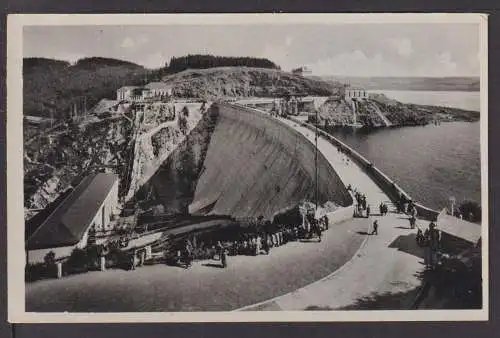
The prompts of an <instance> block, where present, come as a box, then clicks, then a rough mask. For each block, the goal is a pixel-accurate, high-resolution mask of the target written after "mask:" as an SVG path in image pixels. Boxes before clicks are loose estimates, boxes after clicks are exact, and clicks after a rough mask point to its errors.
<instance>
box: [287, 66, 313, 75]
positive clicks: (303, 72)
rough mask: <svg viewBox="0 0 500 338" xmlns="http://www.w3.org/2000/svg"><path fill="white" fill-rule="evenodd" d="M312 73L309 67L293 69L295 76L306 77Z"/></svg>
mask: <svg viewBox="0 0 500 338" xmlns="http://www.w3.org/2000/svg"><path fill="white" fill-rule="evenodd" d="M311 73H312V72H311V70H310V69H309V68H308V67H299V68H295V69H292V74H294V75H300V76H304V75H310V74H311Z"/></svg>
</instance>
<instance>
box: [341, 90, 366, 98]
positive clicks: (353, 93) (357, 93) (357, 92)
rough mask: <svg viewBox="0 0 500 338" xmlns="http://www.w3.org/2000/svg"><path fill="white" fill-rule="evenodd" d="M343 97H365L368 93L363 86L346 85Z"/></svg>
mask: <svg viewBox="0 0 500 338" xmlns="http://www.w3.org/2000/svg"><path fill="white" fill-rule="evenodd" d="M344 97H345V98H346V99H351V100H352V99H367V98H368V93H367V92H366V90H364V89H363V88H354V87H347V88H346V89H345V93H344Z"/></svg>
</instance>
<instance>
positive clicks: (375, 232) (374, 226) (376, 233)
mask: <svg viewBox="0 0 500 338" xmlns="http://www.w3.org/2000/svg"><path fill="white" fill-rule="evenodd" d="M371 235H378V222H377V220H374V221H373V230H372V233H371Z"/></svg>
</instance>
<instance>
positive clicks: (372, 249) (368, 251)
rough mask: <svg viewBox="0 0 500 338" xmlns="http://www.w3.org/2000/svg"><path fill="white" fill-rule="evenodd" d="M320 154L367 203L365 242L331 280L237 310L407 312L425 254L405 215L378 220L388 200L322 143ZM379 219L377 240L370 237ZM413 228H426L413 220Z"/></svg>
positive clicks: (307, 133)
mask: <svg viewBox="0 0 500 338" xmlns="http://www.w3.org/2000/svg"><path fill="white" fill-rule="evenodd" d="M281 121H282V122H284V123H286V124H288V125H289V126H290V127H292V128H294V129H295V130H297V131H298V132H300V133H302V134H303V135H305V136H306V137H307V138H308V139H309V140H310V141H311V142H313V143H314V142H315V135H314V132H312V131H311V130H309V129H307V128H305V127H302V126H300V125H298V124H297V123H295V122H293V121H289V120H284V119H281ZM318 149H319V151H320V152H321V153H322V154H323V155H324V156H325V157H326V159H327V160H328V161H329V162H330V163H331V165H332V166H333V168H334V169H335V170H336V172H337V173H338V175H339V176H340V178H341V180H342V181H343V182H344V183H345V185H346V186H347V185H349V184H350V185H351V186H352V187H353V188H354V189H357V190H358V191H359V192H361V193H363V194H365V195H366V197H367V203H368V204H369V205H370V206H371V212H372V214H373V216H371V217H370V218H367V219H366V225H367V229H369V230H368V231H367V232H358V233H360V234H362V235H365V236H366V237H367V238H366V241H365V242H364V243H363V245H362V246H361V247H360V249H359V250H358V251H357V253H356V254H355V255H354V256H353V258H352V259H351V260H350V261H348V262H347V263H346V264H345V265H344V266H342V267H341V268H340V269H338V270H337V271H335V272H333V273H332V274H330V275H329V276H327V277H325V278H323V279H321V280H319V281H317V282H314V283H312V284H309V285H307V286H305V287H303V288H300V289H298V290H296V291H293V292H291V293H288V294H286V295H283V296H280V297H276V298H274V299H271V300H268V301H265V302H261V303H259V304H254V305H251V306H247V307H245V308H242V309H240V310H245V311H255V310H286V311H294V310H299V311H300V310H335V309H338V310H342V309H377V308H380V309H382V308H383V309H405V308H411V306H412V304H413V303H414V301H415V299H416V297H417V295H418V293H419V291H420V288H421V286H422V280H421V275H422V273H423V270H424V265H423V264H422V262H423V250H422V249H421V248H420V247H418V246H417V244H416V241H415V235H416V230H411V229H410V227H409V220H408V217H407V216H406V215H403V214H397V213H394V210H391V211H392V212H390V213H389V214H388V215H386V216H380V215H379V214H378V212H379V211H378V206H379V205H380V203H381V202H384V203H387V204H388V205H391V203H390V199H389V197H388V196H387V195H386V194H385V193H384V192H383V191H382V190H381V189H380V187H379V186H377V184H376V183H375V182H374V181H373V180H372V179H371V178H370V177H369V176H368V175H367V174H366V173H365V172H364V170H362V169H361V168H360V167H359V166H358V165H357V164H355V163H354V162H353V161H352V160H348V158H347V157H346V155H344V154H342V153H340V152H339V151H338V150H337V148H336V147H335V146H334V145H332V144H331V143H329V142H328V141H327V140H325V139H324V138H322V137H319V138H318ZM375 219H377V220H378V223H379V229H378V230H379V231H378V232H379V233H378V235H370V234H369V233H370V232H371V224H372V223H373V221H374V220H375ZM417 226H419V227H426V226H427V222H426V221H421V220H417Z"/></svg>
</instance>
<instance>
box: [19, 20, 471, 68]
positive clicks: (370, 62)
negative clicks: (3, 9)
mask: <svg viewBox="0 0 500 338" xmlns="http://www.w3.org/2000/svg"><path fill="white" fill-rule="evenodd" d="M187 54H212V55H221V56H253V57H265V58H268V59H270V60H271V61H273V62H275V63H276V64H278V65H280V66H281V68H282V69H283V70H287V71H289V70H291V69H292V68H296V67H300V66H308V67H309V68H310V69H311V71H312V72H313V74H314V75H337V76H367V77H370V76H431V77H444V76H479V73H480V71H479V25H477V24H451V23H450V24H444V23H426V24H414V23H411V24H367V23H365V24H294V25H292V24H287V25H263V24H260V25H209V26H208V25H205V26H203V25H162V26H137V25H136V26H132V25H127V26H97V25H92V26H90V25H89V26H27V27H24V31H23V55H24V57H48V58H55V59H60V60H67V61H70V62H75V61H76V60H78V59H79V58H82V57H90V56H101V57H111V58H117V59H121V60H127V61H132V62H135V63H138V64H140V65H143V66H145V67H148V68H158V67H161V66H163V65H164V64H165V62H168V60H170V58H171V57H172V56H183V55H187Z"/></svg>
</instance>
